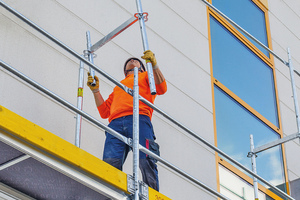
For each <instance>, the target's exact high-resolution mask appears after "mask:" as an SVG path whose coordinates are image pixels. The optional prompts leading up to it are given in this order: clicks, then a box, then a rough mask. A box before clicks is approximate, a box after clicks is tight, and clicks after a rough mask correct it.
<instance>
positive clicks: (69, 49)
mask: <svg viewBox="0 0 300 200" xmlns="http://www.w3.org/2000/svg"><path fill="white" fill-rule="evenodd" d="M0 5H1V6H2V7H4V8H5V9H7V10H8V11H10V12H11V13H13V14H14V15H15V16H17V17H18V18H20V19H21V20H23V21H24V22H25V23H27V24H28V25H30V26H32V27H33V28H34V29H36V30H37V31H39V32H40V33H42V34H43V35H45V36H46V37H48V38H49V39H50V40H52V41H53V42H54V43H56V44H58V45H59V46H60V47H62V48H63V49H65V50H66V51H68V52H69V53H71V54H72V55H73V56H74V57H76V58H78V59H79V60H81V61H83V62H84V63H85V64H87V65H89V66H90V67H92V68H93V69H94V70H96V71H97V72H99V73H100V74H101V75H103V76H104V77H106V78H107V79H108V80H110V81H112V82H113V83H114V84H115V85H117V86H118V87H120V88H121V89H123V90H124V91H125V92H127V93H128V94H130V95H133V94H132V90H131V89H130V88H128V87H126V86H124V85H123V84H121V83H120V82H119V81H117V80H116V79H115V78H113V77H112V76H110V75H109V74H107V73H106V72H104V71H103V70H101V69H100V68H98V67H97V66H96V65H94V64H93V63H90V62H89V61H87V60H86V59H84V58H82V56H81V55H80V54H78V53H77V52H75V51H74V50H73V49H71V48H70V47H68V46H67V45H65V44H63V43H62V42H61V41H59V40H58V39H56V38H55V37H53V36H52V35H50V34H49V33H48V32H46V31H45V30H43V29H42V28H40V27H39V26H37V25H36V24H35V23H33V22H31V21H30V20H29V19H27V18H26V17H25V16H23V15H22V14H20V13H19V12H17V11H16V10H14V9H13V8H11V7H10V6H8V5H7V4H5V3H4V2H3V1H2V0H0ZM0 64H1V65H2V64H3V62H2V61H1V62H0ZM49 96H50V95H49ZM139 98H140V101H142V102H143V103H145V104H146V105H148V106H150V107H151V108H153V109H154V110H155V111H157V112H159V113H160V114H161V115H163V116H164V117H166V118H167V119H168V120H170V121H171V122H173V123H174V124H176V125H177V126H179V127H180V128H181V129H183V130H184V131H186V132H187V133H189V134H190V135H192V136H193V137H195V138H196V139H198V140H200V141H201V142H203V143H204V144H205V145H207V146H208V147H209V148H211V149H212V150H214V151H216V152H217V153H219V154H220V155H222V156H224V157H225V158H226V159H228V160H229V161H231V162H233V163H234V164H235V165H237V166H238V167H240V168H242V169H243V170H245V171H246V172H248V173H249V174H251V175H252V176H255V177H256V178H257V179H259V180H260V181H262V182H263V183H265V184H266V185H268V186H270V187H271V188H272V189H274V190H275V191H277V192H278V193H280V194H281V195H282V196H284V197H286V198H288V199H290V200H295V199H294V198H292V197H290V196H289V195H287V194H286V193H284V192H282V191H281V190H279V189H278V188H277V187H275V186H274V185H272V184H271V183H269V182H268V181H266V180H265V179H263V178H262V177H260V176H258V175H256V174H254V173H253V172H252V171H251V170H249V169H248V168H246V167H244V166H243V165H242V164H240V163H239V162H237V161H235V160H234V159H233V158H231V157H230V156H229V155H227V154H225V153H224V152H223V151H221V150H220V149H218V148H217V147H215V146H214V145H212V144H210V143H209V142H208V141H206V140H205V139H203V138H202V137H201V136H199V135H198V134H196V133H195V132H193V131H191V130H190V129H189V128H187V127H185V126H184V125H182V124H181V123H179V122H178V121H176V120H175V119H173V118H172V117H170V116H169V115H168V114H166V113H165V112H164V111H162V110H160V109H159V108H158V107H157V106H155V105H153V104H152V103H150V102H149V101H147V100H146V99H145V98H143V97H141V96H139ZM63 104H64V103H63ZM64 105H65V104H64ZM76 109H77V108H76ZM78 112H79V113H80V114H81V113H83V112H82V111H80V110H78ZM82 116H83V117H85V116H87V117H88V118H89V115H87V114H86V113H84V115H82ZM88 118H87V119H88ZM91 121H92V122H95V123H96V124H98V123H100V124H99V126H100V127H101V126H102V125H103V124H102V123H101V122H98V121H97V120H95V119H93V118H91ZM104 126H105V125H104ZM107 128H108V127H107ZM103 129H104V130H107V131H108V132H110V130H108V129H105V128H103ZM111 130H112V129H111ZM112 131H114V130H112ZM114 132H115V131H114ZM110 133H111V132H110ZM116 133H117V132H116ZM117 134H118V133H117ZM120 140H122V141H124V142H125V143H126V144H128V145H129V143H128V142H127V138H126V139H124V138H123V137H121V139H120Z"/></svg>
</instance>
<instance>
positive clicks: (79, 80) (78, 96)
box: [75, 61, 84, 147]
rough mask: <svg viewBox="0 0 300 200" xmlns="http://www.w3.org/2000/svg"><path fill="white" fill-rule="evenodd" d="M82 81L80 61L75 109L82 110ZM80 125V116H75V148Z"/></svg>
mask: <svg viewBox="0 0 300 200" xmlns="http://www.w3.org/2000/svg"><path fill="white" fill-rule="evenodd" d="M83 79H84V67H83V62H82V61H80V65H79V76H78V91H77V108H78V109H80V110H82V104H83ZM81 123H82V116H81V115H80V114H78V113H77V114H76V132H75V146H76V147H80V138H81Z"/></svg>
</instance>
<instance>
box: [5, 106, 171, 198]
mask: <svg viewBox="0 0 300 200" xmlns="http://www.w3.org/2000/svg"><path fill="white" fill-rule="evenodd" d="M0 129H2V130H5V131H7V132H8V133H9V134H11V135H13V136H15V137H17V138H18V139H19V140H21V142H22V141H26V142H28V143H30V144H31V145H34V146H35V147H38V148H40V149H42V150H44V151H46V152H48V153H50V154H52V155H54V156H56V157H58V158H60V159H62V160H64V161H66V162H68V163H70V164H72V165H74V166H76V167H78V168H80V169H82V170H84V171H86V172H88V173H90V174H92V175H93V176H95V177H97V178H100V179H101V180H103V181H105V182H107V183H109V184H110V185H113V186H114V187H116V188H118V189H120V190H122V191H124V192H126V193H129V192H128V191H127V174H125V173H124V172H122V171H120V170H118V169H116V168H114V167H112V166H111V165H109V164H107V163H106V162H104V161H102V160H100V159H99V158H97V157H95V156H93V155H91V154H89V153H87V152H86V151H84V150H82V149H80V148H78V147H76V146H75V145H73V144H71V143H69V142H67V141H65V140H63V139H62V138H60V137H58V136H56V135H54V134H53V133H51V132H49V131H47V130H46V129H43V128H42V127H40V126H38V125H36V124H34V123H32V122H30V121H29V120H27V119H25V118H23V117H21V116H19V115H17V114H15V113H14V112H12V111H10V110H8V109H6V108H5V107H3V106H1V105H0ZM157 199H159V200H171V199H170V198H168V197H166V196H165V195H163V194H161V193H159V192H157V191H156V190H154V189H152V188H150V187H149V200H157Z"/></svg>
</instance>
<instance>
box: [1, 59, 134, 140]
mask: <svg viewBox="0 0 300 200" xmlns="http://www.w3.org/2000/svg"><path fill="white" fill-rule="evenodd" d="M82 59H83V58H82ZM83 60H85V59H83ZM0 66H2V67H3V68H5V69H6V70H8V71H9V72H11V73H13V74H14V75H16V76H18V77H19V78H21V79H22V80H24V81H26V82H27V83H29V84H30V85H32V86H33V87H35V88H37V89H38V90H40V91H42V92H43V93H45V94H46V95H48V96H50V97H51V98H52V99H54V100H55V101H57V102H59V103H61V104H62V105H64V106H66V107H67V108H69V109H70V110H72V111H74V112H76V113H78V114H80V115H81V116H82V117H84V118H86V119H87V120H89V121H90V122H92V123H94V124H95V125H97V126H99V127H100V128H102V129H104V130H105V131H107V132H109V133H110V134H112V135H113V136H115V137H116V138H118V139H119V140H121V141H123V142H124V143H125V144H127V145H130V141H129V139H128V138H127V137H125V136H123V135H121V134H120V133H118V132H116V131H115V130H113V129H111V128H109V127H107V126H106V125H105V124H103V123H102V122H100V121H98V120H97V119H95V118H94V117H92V116H91V115H89V114H87V113H85V112H83V111H82V110H80V109H78V108H77V107H76V106H74V105H72V104H71V103H69V102H68V101H66V100H64V99H63V98H61V97H59V96H58V95H56V94H54V93H53V92H51V91H50V90H48V89H47V88H45V87H43V86H42V85H40V84H39V83H37V82H35V81H34V80H31V79H30V78H29V77H27V76H26V75H24V74H23V73H21V72H19V71H18V70H16V69H15V68H13V67H12V66H10V65H8V64H7V63H5V62H4V61H2V60H0Z"/></svg>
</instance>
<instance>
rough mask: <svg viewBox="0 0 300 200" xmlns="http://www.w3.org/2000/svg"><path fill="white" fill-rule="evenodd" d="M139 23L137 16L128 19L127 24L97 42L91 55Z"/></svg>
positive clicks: (92, 48)
mask: <svg viewBox="0 0 300 200" xmlns="http://www.w3.org/2000/svg"><path fill="white" fill-rule="evenodd" d="M137 21H138V18H136V17H135V16H133V17H131V18H130V19H128V20H127V21H126V22H124V23H123V24H121V25H120V26H119V27H117V28H116V29H115V30H113V31H112V32H110V33H109V34H108V35H106V36H105V37H103V38H102V39H101V40H99V41H98V42H96V43H95V44H94V45H93V46H92V47H91V53H94V52H95V51H97V50H98V49H99V48H101V47H102V46H103V45H105V44H106V43H107V42H109V41H111V40H112V39H113V38H115V37H116V36H117V35H119V34H120V33H122V32H123V31H125V30H126V29H127V28H128V27H130V26H131V25H132V24H134V23H135V22H137Z"/></svg>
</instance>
